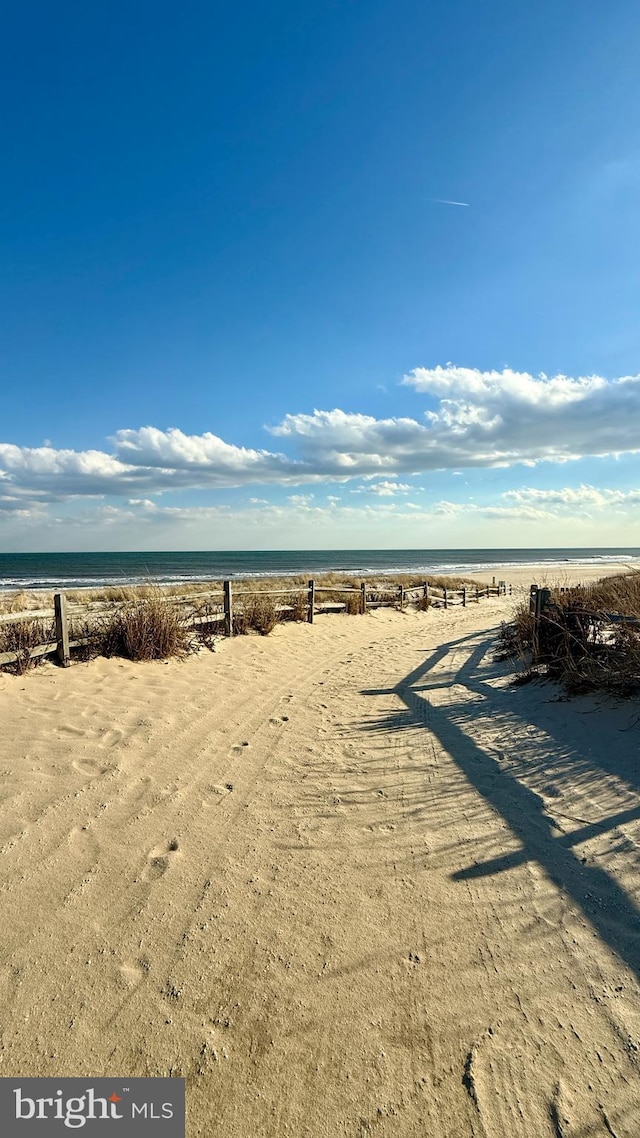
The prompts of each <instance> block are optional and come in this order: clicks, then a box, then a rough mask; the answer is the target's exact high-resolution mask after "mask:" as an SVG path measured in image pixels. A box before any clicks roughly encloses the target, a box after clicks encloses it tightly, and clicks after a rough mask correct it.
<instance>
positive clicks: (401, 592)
mask: <svg viewBox="0 0 640 1138" xmlns="http://www.w3.org/2000/svg"><path fill="white" fill-rule="evenodd" d="M398 588H399V589H400V612H402V610H403V609H404V585H398Z"/></svg>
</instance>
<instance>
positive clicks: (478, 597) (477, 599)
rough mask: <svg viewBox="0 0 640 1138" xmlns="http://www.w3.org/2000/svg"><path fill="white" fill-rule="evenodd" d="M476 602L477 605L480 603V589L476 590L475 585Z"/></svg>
mask: <svg viewBox="0 0 640 1138" xmlns="http://www.w3.org/2000/svg"><path fill="white" fill-rule="evenodd" d="M476 602H477V603H478V604H479V603H480V589H479V588H478V586H477V585H476Z"/></svg>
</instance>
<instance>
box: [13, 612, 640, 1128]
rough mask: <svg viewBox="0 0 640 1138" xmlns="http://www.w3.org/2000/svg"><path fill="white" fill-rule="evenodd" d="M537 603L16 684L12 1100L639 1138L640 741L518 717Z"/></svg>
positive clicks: (539, 700)
mask: <svg viewBox="0 0 640 1138" xmlns="http://www.w3.org/2000/svg"><path fill="white" fill-rule="evenodd" d="M510 604H511V602H510V601H509V598H500V599H499V600H498V599H492V600H491V601H488V602H483V603H482V604H481V605H479V606H476V605H470V606H469V607H468V608H467V609H465V610H463V609H461V608H456V609H453V610H449V611H448V612H447V613H445V612H442V611H438V612H435V611H431V612H430V613H428V614H412V613H407V614H404V615H401V614H398V613H392V612H388V611H379V612H377V613H375V614H370V615H368V616H367V617H366V618H346V617H342V616H324V617H320V618H318V620H317V622H316V624H315V625H314V626H313V627H309V626H306V625H303V626H284V627H280V628H278V629H277V630H276V631H275V633H274V634H272V636H271V637H269V638H268V639H261V638H257V637H255V638H254V637H247V638H240V639H238V640H236V641H234V642H231V643H230V642H227V643H225V644H223V645H222V646H221V649H220V651H218V652H216V653H215V654H213V655H210V654H203V655H201V656H199V657H198V658H194V659H191V660H189V661H187V662H185V663H183V664H180V663H175V662H172V663H170V664H166V665H163V664H158V665H148V666H141V665H130V664H123V663H122V662H118V661H96V662H94V663H92V664H89V665H77V666H75V667H73V668H71V669H69V670H68V671H66V672H61V671H59V670H56V669H54V668H53V667H48V668H46V669H43V670H41V671H40V672H39V673H35V674H33V675H30V676H28V677H27V678H26V679H14V678H13V677H8V676H3V677H0V717H1V718H0V722H2V725H3V742H2V743H0V748H1V753H2V760H1V762H0V765H1V767H2V770H3V782H2V797H3V801H2V804H1V809H0V844H1V856H2V867H3V873H2V885H1V897H2V908H1V912H2V916H3V921H2V929H1V931H0V1026H1V1038H0V1046H1V1050H0V1058H1V1060H2V1063H1V1065H0V1073H2V1074H20V1075H29V1074H42V1075H48V1074H51V1075H54V1074H81V1073H86V1074H88V1075H91V1074H92V1075H106V1074H114V1075H116V1074H117V1075H125V1074H128V1075H145V1074H147V1075H152V1074H161V1073H166V1074H168V1073H173V1074H184V1075H185V1076H186V1078H187V1106H188V1126H187V1133H188V1135H189V1138H195V1136H198V1138H199V1136H202V1138H205V1136H207V1138H209V1136H212V1135H213V1136H218V1135H220V1136H222V1135H224V1136H225V1138H234V1136H246V1138H254V1136H256V1138H258V1136H262V1135H264V1136H269V1138H271V1136H274V1138H279V1136H280V1135H288V1134H291V1135H296V1136H302V1135H305V1136H306V1135H308V1136H309V1138H312V1136H313V1138H316V1136H322V1135H348V1136H350V1138H351V1136H352V1138H362V1136H364V1135H369V1134H372V1135H375V1136H376V1138H378V1136H380V1138H383V1136H387V1135H394V1136H402V1138H405V1136H406V1138H410V1136H414V1135H415V1136H416V1138H417V1136H418V1135H420V1136H421V1138H424V1136H426V1135H428V1136H429V1138H467V1136H472V1135H478V1136H486V1138H511V1136H514V1135H515V1136H518V1138H519V1136H522V1138H525V1136H526V1138H529V1136H534V1135H535V1136H536V1138H538V1136H540V1138H545V1136H546V1135H549V1136H552V1138H553V1136H555V1138H558V1136H563V1138H587V1136H589V1138H599V1136H600V1135H603V1136H606V1135H616V1136H617V1138H632V1136H633V1138H635V1136H637V1134H638V1132H639V1130H640V1108H639V1102H640V1096H639V1094H638V1086H639V1083H638V1073H639V1072H638V1066H639V1063H638V1055H639V1051H638V1048H639V1046H640V990H639V988H638V973H639V972H640V931H639V927H638V920H637V909H636V908H635V905H634V900H633V897H634V890H636V891H637V883H636V876H637V864H638V848H639V847H638V841H639V837H640V824H639V819H640V776H639V774H638V764H637V751H638V728H637V727H636V726H634V713H633V711H632V709H630V708H629V707H627V708H621V709H610V710H606V709H605V710H597V711H595V712H594V713H593V714H589V713H591V712H592V711H593V707H594V705H593V703H588V702H587V701H584V700H583V701H577V703H576V704H571V705H570V706H569V705H567V704H565V703H551V702H549V700H551V699H552V698H553V692H552V691H551V689H546V688H541V689H537V690H534V689H532V688H526V689H525V688H522V689H515V690H514V689H510V688H509V687H508V686H507V684H506V673H505V669H504V666H502V665H496V664H494V663H492V659H491V653H490V652H488V647H489V646H490V643H491V640H492V637H493V635H494V631H493V630H494V629H495V626H496V624H497V622H499V620H500V619H501V617H502V616H504V615H506V614H507V613H508V611H509V607H510ZM635 714H637V711H636V712H635ZM612 740H614V741H615V742H614V743H612Z"/></svg>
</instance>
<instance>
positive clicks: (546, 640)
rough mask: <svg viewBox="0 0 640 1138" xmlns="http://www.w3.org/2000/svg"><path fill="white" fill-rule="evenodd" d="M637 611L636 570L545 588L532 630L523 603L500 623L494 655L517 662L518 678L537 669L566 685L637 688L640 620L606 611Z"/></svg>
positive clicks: (626, 691) (639, 576)
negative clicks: (541, 612) (547, 596)
mask: <svg viewBox="0 0 640 1138" xmlns="http://www.w3.org/2000/svg"><path fill="white" fill-rule="evenodd" d="M616 616H618V617H625V616H626V617H632V618H635V619H638V618H639V617H640V572H637V571H635V572H631V573H622V574H616V575H614V576H610V577H603V578H602V579H601V580H599V581H594V582H593V583H591V584H588V585H576V586H573V587H568V588H561V587H560V586H558V587H556V588H555V589H552V590H551V603H550V606H549V608H548V609H547V610H546V611H545V619H544V620H543V621H542V622H541V625H540V629H539V633H538V644H537V654H536V655H535V659H534V651H535V646H534V636H535V624H534V619H533V617H532V615H531V614H530V612H529V606H528V603H523V604H521V605H519V606H518V608H517V609H516V612H515V615H514V618H513V620H512V621H511V622H510V623H509V624H507V625H504V626H503V629H502V633H501V637H500V647H499V651H498V655H499V656H501V657H502V658H511V659H513V660H514V661H517V662H518V664H519V677H518V678H519V680H520V682H522V681H524V680H526V679H530V678H533V677H534V676H537V675H540V674H541V672H543V673H544V674H545V675H546V676H549V677H552V678H554V679H557V680H559V681H560V682H561V683H562V684H563V685H564V687H565V688H566V689H567V691H569V692H571V693H572V694H574V693H576V694H577V693H580V692H586V691H596V690H600V691H607V692H609V693H611V694H614V695H620V696H629V695H636V694H637V693H638V692H639V691H640V626H634V625H627V624H624V623H615V620H614V621H612V619H611V618H612V617H614V618H615V617H616Z"/></svg>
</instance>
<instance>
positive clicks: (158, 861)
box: [142, 838, 178, 881]
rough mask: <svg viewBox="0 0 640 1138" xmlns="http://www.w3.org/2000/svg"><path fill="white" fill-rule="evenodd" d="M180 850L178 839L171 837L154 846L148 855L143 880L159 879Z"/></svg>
mask: <svg viewBox="0 0 640 1138" xmlns="http://www.w3.org/2000/svg"><path fill="white" fill-rule="evenodd" d="M177 852H178V839H177V838H171V840H170V841H168V842H163V843H162V845H159V846H154V848H153V849H152V850H150V851H149V853H148V855H147V861H148V864H147V866H146V868H145V869H144V870H143V873H142V880H143V881H157V880H158V878H159V877H163V876H164V874H165V873H166V872H167V870H168V869H169V866H170V865H171V861H172V859H173V858H174V857H175V855H176V853H177Z"/></svg>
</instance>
